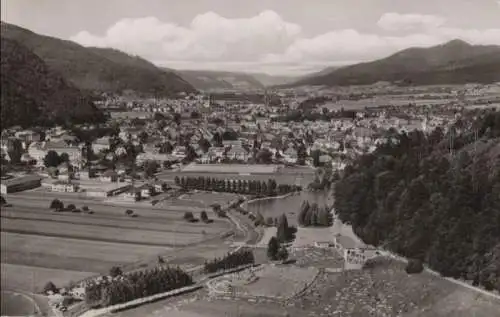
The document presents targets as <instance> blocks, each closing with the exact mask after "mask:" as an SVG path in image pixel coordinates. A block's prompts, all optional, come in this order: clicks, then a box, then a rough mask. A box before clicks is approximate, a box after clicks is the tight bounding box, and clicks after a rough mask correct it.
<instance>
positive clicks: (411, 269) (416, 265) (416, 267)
mask: <svg viewBox="0 0 500 317" xmlns="http://www.w3.org/2000/svg"><path fill="white" fill-rule="evenodd" d="M423 270H424V265H423V263H422V261H421V260H418V259H410V260H408V264H407V265H406V268H405V271H406V273H408V274H415V273H421V272H422V271H423Z"/></svg>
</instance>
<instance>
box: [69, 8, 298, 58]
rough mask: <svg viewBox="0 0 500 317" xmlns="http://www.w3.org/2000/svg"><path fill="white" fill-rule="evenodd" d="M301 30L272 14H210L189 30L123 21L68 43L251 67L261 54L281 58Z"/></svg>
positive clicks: (148, 19) (147, 21)
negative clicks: (243, 16) (232, 16)
mask: <svg viewBox="0 0 500 317" xmlns="http://www.w3.org/2000/svg"><path fill="white" fill-rule="evenodd" d="M300 33H301V27H300V26H299V25H297V24H293V23H289V22H285V21H284V20H283V19H282V18H281V17H280V16H279V15H278V14H276V13H275V12H273V11H264V12H262V13H260V14H259V15H257V16H254V17H251V18H246V19H227V18H224V17H221V16H220V15H218V14H216V13H214V12H207V13H205V14H201V15H198V16H196V17H195V18H194V19H193V21H192V22H191V24H190V25H189V27H187V28H186V27H181V26H178V25H175V24H172V23H163V22H161V21H159V20H158V19H157V18H154V17H146V18H138V19H123V20H120V21H119V22H117V23H116V24H115V25H113V26H112V27H110V28H109V29H108V30H107V32H106V34H105V35H104V36H95V35H92V34H89V33H88V32H86V31H83V32H80V33H78V34H76V35H75V36H73V37H71V40H73V41H75V42H78V43H80V44H82V45H86V46H98V47H102V46H113V47H115V48H118V49H122V50H125V51H128V52H133V53H135V54H139V55H142V56H144V57H146V58H153V59H156V58H158V57H161V58H162V59H167V60H168V59H171V60H190V59H192V60H201V61H215V60H220V61H234V60H240V61H247V60H248V61H250V60H255V59H258V58H259V56H260V55H261V54H262V52H280V51H283V50H284V49H285V48H286V47H287V46H289V45H290V44H292V43H293V42H294V41H295V40H296V39H297V38H298V36H299V35H300Z"/></svg>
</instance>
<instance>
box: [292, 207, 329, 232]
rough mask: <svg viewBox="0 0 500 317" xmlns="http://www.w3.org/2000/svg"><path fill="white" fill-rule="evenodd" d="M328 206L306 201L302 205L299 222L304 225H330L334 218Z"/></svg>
mask: <svg viewBox="0 0 500 317" xmlns="http://www.w3.org/2000/svg"><path fill="white" fill-rule="evenodd" d="M330 209H331V208H329V207H328V206H324V207H319V206H318V204H317V203H313V204H312V205H311V204H310V203H309V202H308V201H304V202H303V203H302V205H301V206H300V211H299V215H298V223H299V225H301V226H303V227H329V226H331V225H332V222H333V218H332V214H331V213H330Z"/></svg>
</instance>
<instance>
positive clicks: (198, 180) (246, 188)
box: [175, 176, 302, 196]
mask: <svg viewBox="0 0 500 317" xmlns="http://www.w3.org/2000/svg"><path fill="white" fill-rule="evenodd" d="M175 184H176V185H177V186H180V187H182V188H183V189H186V190H192V189H197V190H205V191H216V192H229V193H237V194H244V195H259V196H276V195H284V194H288V193H291V192H295V191H300V190H302V187H301V186H297V185H288V184H279V185H278V184H277V183H276V180H274V179H269V180H268V181H258V180H242V179H239V180H232V179H227V178H210V177H202V176H200V177H191V176H188V177H178V176H176V177H175Z"/></svg>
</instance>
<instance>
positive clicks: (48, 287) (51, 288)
mask: <svg viewBox="0 0 500 317" xmlns="http://www.w3.org/2000/svg"><path fill="white" fill-rule="evenodd" d="M43 292H44V293H45V294H47V293H48V292H52V293H57V292H58V289H57V287H56V285H55V284H54V283H52V282H47V284H45V286H44V287H43Z"/></svg>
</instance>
